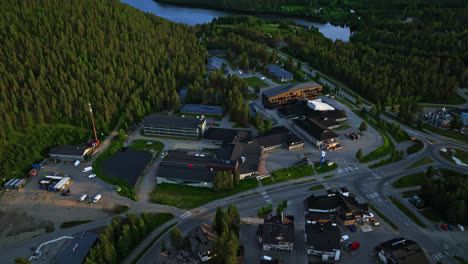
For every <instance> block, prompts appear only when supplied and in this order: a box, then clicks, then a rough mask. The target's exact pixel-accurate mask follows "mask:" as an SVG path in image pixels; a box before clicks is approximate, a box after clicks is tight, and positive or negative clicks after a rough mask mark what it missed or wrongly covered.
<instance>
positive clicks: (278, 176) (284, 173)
mask: <svg viewBox="0 0 468 264" xmlns="http://www.w3.org/2000/svg"><path fill="white" fill-rule="evenodd" d="M314 174H315V173H314V169H313V168H312V166H310V165H309V164H304V165H301V166H298V167H295V166H293V167H288V168H284V169H280V170H277V171H274V172H272V173H271V176H272V177H273V178H274V180H275V182H276V183H278V182H285V181H290V180H295V179H299V178H302V177H306V176H312V175H314Z"/></svg>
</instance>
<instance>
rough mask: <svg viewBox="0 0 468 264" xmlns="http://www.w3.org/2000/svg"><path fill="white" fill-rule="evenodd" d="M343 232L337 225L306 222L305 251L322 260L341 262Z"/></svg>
mask: <svg viewBox="0 0 468 264" xmlns="http://www.w3.org/2000/svg"><path fill="white" fill-rule="evenodd" d="M340 239H341V231H340V229H339V228H338V227H337V226H336V224H335V223H318V222H314V221H306V225H305V244H306V246H305V250H306V252H307V254H308V255H314V256H319V257H320V258H321V259H322V260H335V261H337V260H339V258H340V254H341V252H340V248H341V246H340Z"/></svg>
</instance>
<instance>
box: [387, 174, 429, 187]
mask: <svg viewBox="0 0 468 264" xmlns="http://www.w3.org/2000/svg"><path fill="white" fill-rule="evenodd" d="M427 180H428V179H427V177H426V173H424V172H418V173H414V174H410V175H407V176H404V177H401V178H399V179H398V180H396V181H394V182H393V183H392V187H393V188H397V189H399V188H406V187H414V186H420V185H423V184H424V183H426V182H427Z"/></svg>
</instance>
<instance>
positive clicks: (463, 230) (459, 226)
mask: <svg viewBox="0 0 468 264" xmlns="http://www.w3.org/2000/svg"><path fill="white" fill-rule="evenodd" d="M458 229H460V231H462V232H465V228H464V227H463V226H462V225H460V224H458Z"/></svg>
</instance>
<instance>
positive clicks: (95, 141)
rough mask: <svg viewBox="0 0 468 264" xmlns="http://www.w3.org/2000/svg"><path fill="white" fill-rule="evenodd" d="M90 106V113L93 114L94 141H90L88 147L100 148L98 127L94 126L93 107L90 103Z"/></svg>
mask: <svg viewBox="0 0 468 264" xmlns="http://www.w3.org/2000/svg"><path fill="white" fill-rule="evenodd" d="M88 105H89V113H90V114H91V121H92V122H93V130H94V140H90V141H88V143H87V145H88V146H93V147H97V146H99V140H98V138H97V134H96V126H95V125H94V116H93V108H92V107H91V103H88Z"/></svg>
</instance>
